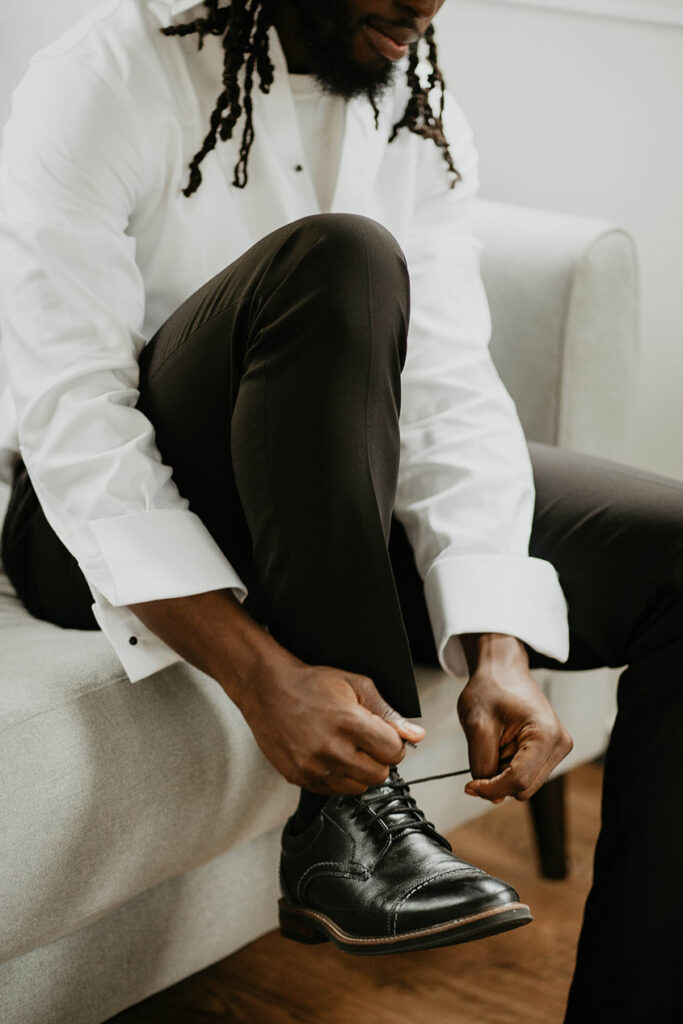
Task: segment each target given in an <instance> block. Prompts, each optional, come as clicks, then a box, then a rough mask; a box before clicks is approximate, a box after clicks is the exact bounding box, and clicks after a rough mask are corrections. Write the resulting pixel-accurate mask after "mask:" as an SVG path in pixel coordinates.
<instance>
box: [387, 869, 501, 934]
mask: <svg viewBox="0 0 683 1024" xmlns="http://www.w3.org/2000/svg"><path fill="white" fill-rule="evenodd" d="M517 902H519V895H518V893H517V891H516V890H515V889H514V888H513V887H512V886H511V885H508V883H507V882H504V881H503V880H502V879H501V878H494V877H493V876H492V875H487V874H485V873H484V872H481V873H477V874H472V873H469V872H452V873H449V874H442V875H440V876H438V877H436V878H431V879H425V880H424V881H423V882H421V883H420V884H419V885H417V886H415V887H413V888H412V889H411V890H409V891H408V892H407V893H406V894H404V895H403V896H402V897H401V898H400V900H399V901H397V904H396V906H395V907H394V928H395V930H396V932H397V933H400V932H409V931H413V930H415V929H419V928H424V927H427V926H428V925H430V924H433V925H436V924H442V923H444V922H446V921H454V920H458V919H460V918H464V917H470V916H472V915H473V914H479V913H482V912H483V911H486V910H490V909H491V908H493V907H499V906H502V905H504V904H507V903H517Z"/></svg>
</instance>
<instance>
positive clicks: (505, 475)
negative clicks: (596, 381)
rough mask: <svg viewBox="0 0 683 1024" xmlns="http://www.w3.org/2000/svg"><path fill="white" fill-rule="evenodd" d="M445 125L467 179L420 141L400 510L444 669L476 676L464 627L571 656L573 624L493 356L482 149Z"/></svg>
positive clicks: (451, 122)
mask: <svg viewBox="0 0 683 1024" xmlns="http://www.w3.org/2000/svg"><path fill="white" fill-rule="evenodd" d="M444 123H445V134H446V137H447V138H448V140H449V143H450V149H451V153H452V156H453V159H454V163H455V165H456V167H457V168H458V170H459V171H460V173H461V175H462V180H461V181H457V182H456V185H455V187H454V188H453V189H450V188H449V184H450V181H451V180H452V179H451V176H450V175H449V173H448V171H447V168H446V164H445V161H444V159H443V153H442V151H441V150H439V149H438V148H437V147H436V146H434V145H432V144H430V143H428V142H426V141H424V142H423V141H422V140H419V141H418V148H419V170H418V175H417V187H418V195H417V197H416V201H415V213H414V220H413V224H412V228H411V230H410V232H409V235H408V237H407V244H406V246H405V250H406V258H407V261H408V267H409V271H410V278H411V324H410V330H409V337H408V354H407V357H406V362H405V366H404V370H403V374H402V404H401V416H400V427H401V458H400V467H399V482H398V491H397V499H396V504H395V514H396V516H397V518H398V519H399V521H400V522H401V523H402V524H403V526H404V527H405V530H406V533H407V536H408V539H409V540H410V542H411V545H412V548H413V552H414V555H415V560H416V565H417V569H418V572H419V573H420V575H421V577H422V579H423V580H424V593H425V601H426V604H427V609H428V612H429V616H430V621H431V625H432V630H433V633H434V639H435V643H436V648H437V652H438V656H439V661H440V663H441V666H442V667H443V669H444V670H445V671H446V672H448V673H449V674H451V675H452V676H455V677H460V678H467V677H468V674H469V673H468V668H467V662H466V660H465V655H464V651H463V648H462V644H461V642H460V640H459V634H462V633H474V632H496V633H506V634H510V635H513V636H516V637H519V638H520V639H521V640H523V641H524V642H526V643H528V644H529V645H530V646H531V647H533V648H534V649H535V650H537V651H539V652H540V653H543V654H545V655H548V656H550V657H553V658H556V659H557V660H558V661H566V660H567V657H568V654H569V630H568V624H567V604H566V600H565V597H564V594H563V592H562V589H561V587H560V583H559V579H558V575H557V572H556V570H555V568H554V567H553V566H552V565H551V564H550V563H549V562H547V561H545V560H543V559H539V558H532V557H530V556H529V537H530V533H531V524H532V517H533V509H534V497H535V492H534V483H533V474H532V469H531V462H530V458H529V451H528V448H527V444H526V440H525V437H524V434H523V431H522V427H521V424H520V421H519V417H518V415H517V410H516V407H515V404H514V402H513V400H512V398H511V397H510V395H509V394H508V392H507V391H506V390H505V388H504V386H503V383H502V381H501V379H500V377H499V375H498V373H497V371H496V369H495V367H494V365H493V362H492V359H491V356H490V352H489V341H490V336H491V319H490V313H489V308H488V302H487V298H486V293H485V291H484V286H483V283H482V279H481V275H480V266H479V255H480V248H481V243H480V242H479V240H478V239H477V238H476V237H475V236H474V234H473V230H472V224H471V213H472V203H473V200H474V197H475V195H476V193H477V190H478V154H477V151H476V148H475V145H474V141H473V134H472V130H471V128H470V125H469V124H468V122H467V120H466V118H465V116H464V114H463V112H462V111H461V109H460V108H459V106H458V105H457V103H456V102H455V100H454V99H453V97H452V96H450V95H447V99H446V110H445V114H444Z"/></svg>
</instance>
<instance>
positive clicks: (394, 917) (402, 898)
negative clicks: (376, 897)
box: [390, 867, 485, 935]
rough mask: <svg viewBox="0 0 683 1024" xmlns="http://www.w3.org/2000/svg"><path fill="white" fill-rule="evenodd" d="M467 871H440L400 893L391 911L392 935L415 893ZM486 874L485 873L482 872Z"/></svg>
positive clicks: (456, 869) (464, 869)
mask: <svg viewBox="0 0 683 1024" xmlns="http://www.w3.org/2000/svg"><path fill="white" fill-rule="evenodd" d="M466 871H467V868H466V867H463V868H449V869H448V871H439V872H438V874H436V875H430V876H429V877H423V878H422V879H421V880H420V881H419V882H418V883H417V884H414V885H411V887H410V888H409V889H407V890H406V891H405V892H403V893H400V894H399V895H398V896H397V897H396V898H395V899H394V901H393V904H392V910H391V911H390V920H391V931H390V934H391V935H396V933H397V928H398V915H399V912H400V910H401V908H402V907H403V905H404V904H405V902H406V900H407V899H408V898H409V897H410V896H412V895H413V894H414V893H416V892H418V891H419V890H420V889H423V888H424V887H425V885H429V883H430V882H434V881H435V880H436V879H437V878H447V877H448V876H449V875H462V874H463V873H464V872H466ZM481 873H482V874H485V872H483V871H482V872H481Z"/></svg>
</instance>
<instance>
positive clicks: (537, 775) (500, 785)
mask: <svg viewBox="0 0 683 1024" xmlns="http://www.w3.org/2000/svg"><path fill="white" fill-rule="evenodd" d="M572 745H573V744H572V740H571V738H570V737H569V734H568V733H566V731H564V730H562V732H561V734H560V735H559V736H558V737H557V738H553V741H552V745H549V737H544V738H539V739H538V740H537V741H536V742H534V741H532V740H530V741H528V742H524V743H522V744H521V745H520V747H519V749H518V750H517V752H516V753H515V755H514V757H513V758H512V761H511V762H510V764H509V765H507V766H506V767H505V768H504V769H503V770H502V771H500V772H497V773H496V774H495V775H494V776H493V777H492V778H475V779H473V780H472V781H471V782H468V783H467V785H466V786H465V792H466V793H468V794H470V795H472V796H481V797H483V798H484V799H486V800H491V801H492V802H493V803H500V802H501V800H504V799H505V798H506V797H508V796H513V797H514V798H515V799H516V800H528V799H529V798H530V797H532V796H533V795H534V793H536V792H538V790H539V789H540V788H541V786H542V785H543V783H544V782H545V781H546V779H547V778H548V776H549V775H550V773H551V772H552V771H553V769H554V768H555V767H556V766H557V765H558V764H559V763H560V761H561V760H562V759H563V758H564V757H566V755H567V754H568V753H569V751H570V750H571V748H572ZM549 747H550V748H549Z"/></svg>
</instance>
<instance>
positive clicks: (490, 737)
mask: <svg viewBox="0 0 683 1024" xmlns="http://www.w3.org/2000/svg"><path fill="white" fill-rule="evenodd" d="M464 728H465V735H466V737H467V750H468V754H469V759H470V768H471V769H472V776H473V777H474V778H475V779H490V778H491V777H492V776H493V775H496V774H497V772H498V765H499V758H500V750H499V747H500V732H501V728H500V725H498V724H496V722H495V721H494V719H493V718H491V717H490V716H488V715H470V716H469V717H468V718H467V720H466V722H465V726H464Z"/></svg>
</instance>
